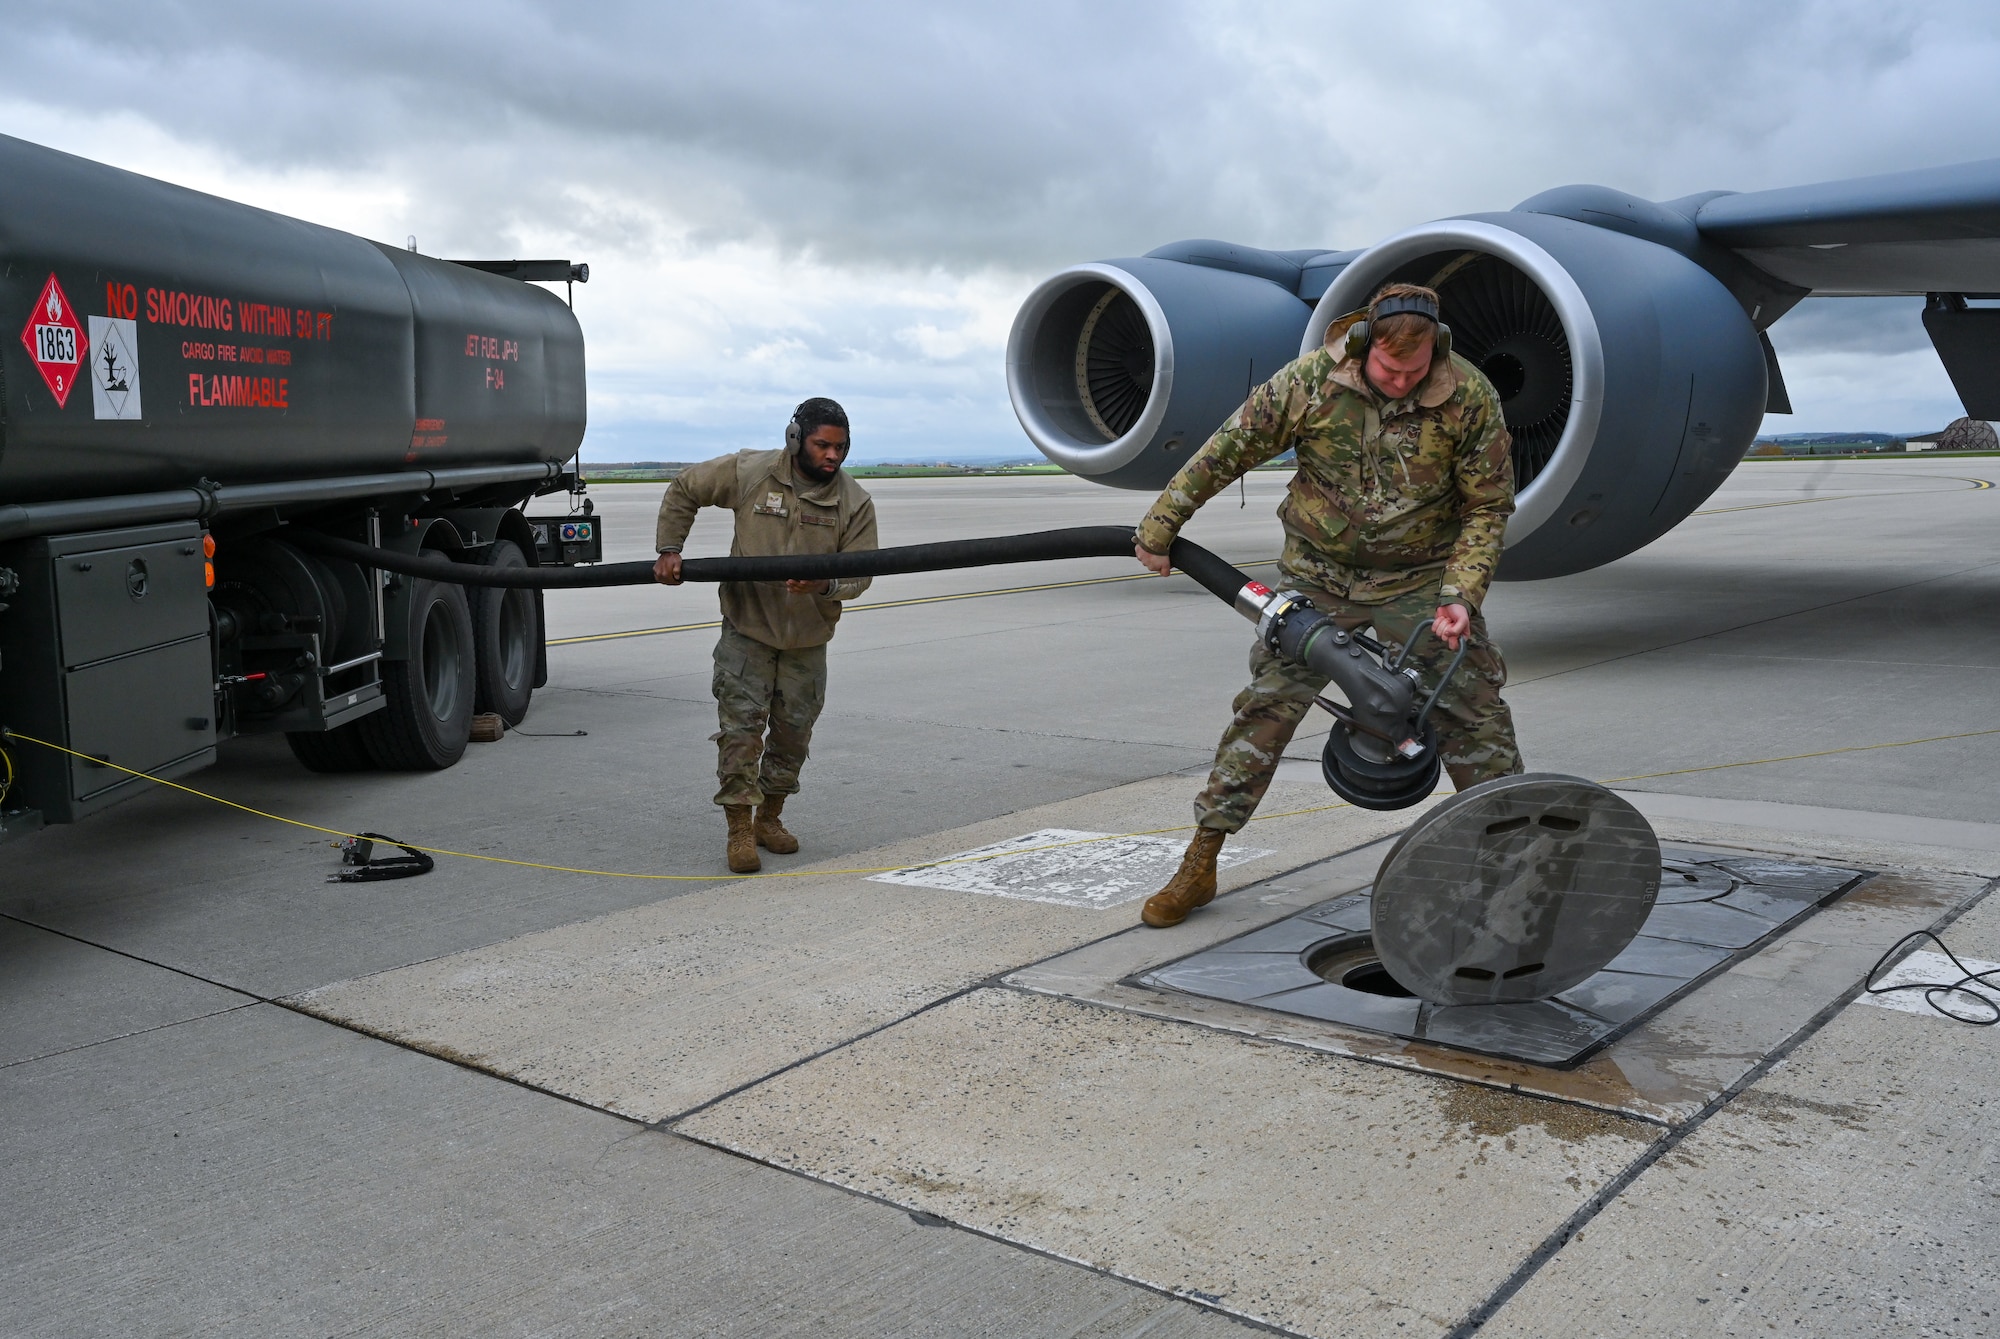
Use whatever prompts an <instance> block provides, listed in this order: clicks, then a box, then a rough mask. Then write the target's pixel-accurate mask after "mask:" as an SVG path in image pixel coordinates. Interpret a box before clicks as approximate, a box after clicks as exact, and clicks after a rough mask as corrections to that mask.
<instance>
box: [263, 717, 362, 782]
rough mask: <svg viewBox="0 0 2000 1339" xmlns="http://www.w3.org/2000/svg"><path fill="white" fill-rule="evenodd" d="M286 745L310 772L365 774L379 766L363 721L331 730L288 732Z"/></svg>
mask: <svg viewBox="0 0 2000 1339" xmlns="http://www.w3.org/2000/svg"><path fill="white" fill-rule="evenodd" d="M285 742H286V743H287V744H290V745H291V746H292V756H293V757H294V758H297V759H298V760H299V763H300V765H301V766H303V767H304V768H305V769H306V770H307V771H308V772H365V771H367V770H368V769H370V768H371V767H373V766H374V765H375V759H373V758H372V757H370V756H369V754H368V745H367V743H366V741H364V740H363V739H362V738H361V722H360V721H355V722H354V723H353V724H351V725H342V726H337V727H335V728H334V729H331V730H288V731H286V732H285Z"/></svg>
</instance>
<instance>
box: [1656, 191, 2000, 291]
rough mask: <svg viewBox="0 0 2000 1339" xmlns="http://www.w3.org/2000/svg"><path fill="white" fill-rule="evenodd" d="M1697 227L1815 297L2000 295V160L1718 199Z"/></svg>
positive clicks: (1704, 209) (1699, 216)
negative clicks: (1926, 294)
mask: <svg viewBox="0 0 2000 1339" xmlns="http://www.w3.org/2000/svg"><path fill="white" fill-rule="evenodd" d="M1694 222H1695V226H1696V227H1697V228H1698V229H1699V230H1700V232H1701V235H1702V236H1703V237H1704V238H1706V239H1708V240H1709V241H1712V242H1715V243H1717V244H1719V245H1721V246H1725V247H1728V248H1729V249H1730V250H1732V251H1735V252H1736V253H1738V254H1739V255H1741V256H1742V257H1743V258H1744V259H1745V260H1747V261H1749V262H1750V263H1751V264H1752V265H1755V266H1756V267H1757V268H1758V269H1761V270H1763V271H1764V272H1765V273H1767V274H1770V275H1772V276H1774V277H1776V278H1778V279H1782V280H1784V281H1785V282H1786V283H1790V284H1796V285H1798V286H1799V287H1800V288H1808V289H1811V290H1812V291H1813V292H1815V293H1821V294H1829V295H1859V294H1885V293H1941V292H1942V293H2000V158H1992V159H1986V160H1984V161H1982V162H1976V163H1958V164H1954V165H1952V166H1950V167H1927V168H1920V169H1918V170H1916V171H1913V172H1892V173H1888V174H1886V175H1884V176H1879V177H1857V178H1855V179H1853V180H1850V181H1831V182H1823V183H1820V184H1818V185H1813V186H1788V187H1785V188H1784V189H1782V190H1775V191H1750V192H1745V193H1743V194H1740V195H1738V194H1729V195H1718V196H1714V197H1711V198H1709V199H1708V200H1707V201H1706V202H1705V203H1703V204H1702V205H1700V207H1699V208H1698V209H1697V210H1695V212H1694Z"/></svg>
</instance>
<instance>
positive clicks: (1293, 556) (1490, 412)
mask: <svg viewBox="0 0 2000 1339" xmlns="http://www.w3.org/2000/svg"><path fill="white" fill-rule="evenodd" d="M1412 294H1416V295H1422V296H1424V297H1428V298H1429V299H1430V303H1431V310H1432V311H1435V310H1436V307H1435V303H1436V297H1435V295H1434V294H1431V293H1429V290H1424V289H1416V288H1414V287H1413V286H1411V285H1392V286H1391V287H1389V288H1386V289H1384V290H1383V292H1382V293H1378V294H1377V295H1376V299H1375V301H1376V303H1377V304H1379V303H1381V302H1383V300H1384V299H1385V297H1404V296H1409V295H1412ZM1357 319H1359V316H1358V315H1357V316H1356V317H1352V318H1348V319H1346V320H1343V321H1340V322H1336V323H1335V324H1334V326H1333V327H1331V328H1330V329H1329V330H1328V332H1327V340H1326V344H1325V346H1323V347H1321V348H1320V349H1317V350H1315V351H1314V352H1312V353H1309V354H1306V355H1304V356H1303V357H1301V358H1299V359H1298V360H1297V361H1295V362H1293V363H1291V364H1290V365H1288V366H1287V367H1285V368H1284V369H1283V370H1282V371H1280V372H1279V373H1278V374H1277V375H1276V376H1274V377H1272V378H1271V380H1269V381H1268V382H1266V383H1265V384H1264V385H1262V386H1259V387H1258V388H1257V389H1256V390H1255V391H1253V392H1252V393H1251V396H1250V399H1249V400H1248V402H1246V403H1245V404H1244V405H1243V407H1242V408H1241V409H1239V410H1237V411H1236V413H1235V414H1234V415H1233V416H1231V418H1230V419H1229V421H1228V422H1226V423H1224V424H1223V425H1222V427H1221V428H1220V429H1219V430H1218V431H1217V432H1216V434H1215V435H1214V436H1213V437H1211V438H1209V440H1208V442H1207V443H1206V444H1205V445H1204V446H1203V447H1202V448H1201V450H1200V451H1199V452H1197V453H1196V454H1195V456H1194V458H1193V459H1191V460H1190V461H1189V462H1188V463H1187V464H1186V465H1185V466H1184V467H1183V468H1182V469H1181V470H1180V472H1179V473H1178V474H1176V475H1175V476H1174V477H1173V479H1172V480H1171V481H1170V482H1169V483H1168V485H1167V488H1166V491H1165V492H1163V493H1161V494H1160V497H1159V500H1158V501H1156V502H1155V503H1154V504H1153V507H1152V510H1151V511H1149V512H1148V513H1147V514H1146V519H1145V521H1144V522H1143V523H1142V524H1141V525H1140V526H1139V528H1138V533H1137V536H1136V538H1137V541H1138V548H1139V550H1140V553H1139V558H1140V560H1141V561H1142V562H1145V563H1146V565H1147V566H1148V567H1150V568H1152V569H1153V570H1155V571H1161V570H1164V568H1165V566H1166V560H1165V557H1164V555H1165V554H1166V553H1167V551H1168V549H1169V548H1171V547H1172V545H1173V542H1174V539H1175V537H1176V536H1177V535H1178V534H1179V532H1180V529H1181V527H1182V526H1183V525H1185V524H1186V523H1187V521H1188V519H1189V518H1190V517H1192V516H1193V515H1194V513H1195V511H1196V509H1198V508H1199V507H1200V506H1201V505H1202V504H1203V503H1204V502H1206V501H1208V500H1209V499H1210V498H1212V497H1214V496H1215V495H1216V494H1217V493H1219V492H1221V491H1222V490H1223V489H1224V488H1227V487H1228V486H1229V485H1230V484H1231V483H1233V482H1234V481H1235V480H1236V479H1237V478H1239V477H1240V476H1241V475H1243V474H1244V473H1246V472H1247V471H1249V470H1252V469H1254V468H1256V467H1257V466H1258V465H1261V464H1263V463H1265V462H1266V461H1269V460H1272V459H1275V458H1276V457H1278V456H1279V455H1282V454H1283V453H1284V452H1286V451H1293V452H1295V453H1296V457H1297V461H1298V472H1297V473H1296V474H1295V475H1293V477H1292V481H1291V486H1290V488H1289V490H1288V491H1287V493H1286V496H1285V501H1284V503H1283V504H1282V505H1281V506H1280V507H1279V509H1278V517H1279V519H1280V521H1281V522H1282V523H1283V525H1284V529H1285V549H1284V556H1283V558H1282V560H1281V561H1280V564H1279V573H1280V585H1281V587H1283V588H1291V589H1296V590H1298V591H1299V592H1300V593H1302V594H1303V595H1305V596H1306V597H1307V598H1308V599H1310V600H1311V601H1312V602H1313V604H1314V605H1315V606H1317V607H1318V608H1319V609H1320V610H1321V611H1322V612H1324V613H1327V614H1329V615H1331V616H1332V617H1333V618H1334V620H1335V621H1336V622H1337V623H1338V624H1339V625H1340V626H1342V627H1344V628H1349V629H1353V628H1358V627H1363V626H1369V625H1372V626H1373V627H1374V629H1375V631H1376V633H1377V634H1378V635H1379V636H1381V637H1382V638H1383V639H1384V640H1385V641H1391V642H1396V643H1403V642H1406V641H1408V640H1409V639H1410V638H1411V636H1412V635H1413V634H1414V633H1415V631H1416V627H1417V625H1418V624H1419V623H1421V622H1423V620H1424V619H1426V618H1430V617H1432V616H1433V615H1436V616H1437V617H1438V620H1439V623H1438V632H1439V633H1440V634H1441V635H1442V636H1443V637H1444V639H1445V640H1448V641H1450V642H1451V643H1452V646H1453V647H1454V648H1455V646H1456V637H1454V636H1452V635H1451V634H1452V633H1453V632H1454V631H1457V630H1458V629H1459V628H1460V627H1461V626H1462V633H1461V635H1465V636H1469V637H1470V638H1471V641H1472V649H1471V651H1470V652H1469V653H1468V654H1467V656H1466V659H1465V664H1464V666H1463V668H1462V669H1461V670H1460V671H1459V673H1458V675H1457V676H1455V677H1454V679H1453V681H1452V683H1451V684H1450V686H1448V687H1447V688H1446V690H1445V692H1444V695H1443V696H1442V697H1441V698H1440V699H1439V702H1438V706H1437V710H1436V711H1435V712H1434V713H1433V717H1432V718H1433V720H1435V721H1436V723H1437V726H1438V735H1439V744H1440V751H1441V752H1442V754H1443V756H1444V762H1445V765H1446V767H1447V768H1448V769H1449V771H1450V774H1451V778H1452V781H1453V783H1454V784H1455V785H1457V786H1458V787H1459V788H1460V789H1464V788H1465V787H1467V786H1469V785H1474V784H1476V783H1478V782H1480V781H1485V780H1489V779H1491V778H1493V777H1498V776H1507V775H1510V774H1512V773H1515V772H1519V771H1520V770H1521V755H1520V750H1519V749H1518V747H1517V746H1516V744H1515V742H1514V725H1513V718H1512V715H1511V713H1510V712H1509V711H1508V708H1507V704H1506V703H1505V702H1504V701H1503V700H1502V699H1501V697H1500V689H1501V687H1502V686H1503V685H1504V684H1505V683H1506V682H1507V668H1506V664H1505V662H1504V661H1503V660H1502V658H1501V655H1500V648H1499V647H1497V646H1495V645H1494V644H1493V643H1492V642H1491V641H1490V640H1489V639H1488V637H1487V635H1486V625H1485V621H1484V620H1483V619H1482V618H1481V617H1480V615H1479V606H1480V604H1481V602H1483V601H1484V599H1485V598H1486V589H1487V586H1488V584H1489V583H1490V582H1491V581H1492V578H1493V569H1494V568H1495V566H1496V565H1497V564H1498V563H1499V560H1500V547H1501V539H1502V536H1503V534H1504V533H1505V530H1506V524H1507V517H1508V516H1509V515H1510V514H1511V513H1512V512H1513V510H1514V476H1513V464H1512V458H1511V454H1510V447H1511V445H1512V443H1511V439H1510V438H1509V437H1508V434H1507V428H1506V425H1505V422H1504V420H1503V418H1502V416H1501V410H1500V398H1499V396H1498V394H1496V393H1495V391H1494V390H1493V387H1492V385H1491V383H1489V382H1488V381H1487V380H1486V378H1485V376H1484V375H1482V374H1481V373H1480V371H1479V370H1478V369H1477V368H1475V367H1473V366H1472V364H1470V363H1468V362H1467V361H1466V360H1465V359H1463V358H1460V357H1457V356H1456V355H1447V356H1444V357H1433V356H1432V340H1433V338H1434V336H1435V328H1434V327H1435V322H1434V321H1433V320H1431V319H1430V318H1427V317H1421V316H1416V315H1410V314H1405V315H1401V316H1389V317H1387V318H1384V319H1383V320H1379V321H1377V322H1376V325H1377V326H1378V327H1384V326H1388V327H1389V328H1388V329H1387V331H1386V332H1385V333H1378V334H1376V335H1375V337H1374V338H1373V339H1372V340H1371V341H1370V342H1369V344H1368V346H1367V347H1365V348H1362V349H1359V350H1357V351H1355V352H1353V353H1352V354H1349V353H1348V351H1347V348H1346V335H1347V333H1348V329H1349V327H1350V326H1351V325H1352V324H1353V323H1354V321H1355V320H1357ZM1390 322H1398V323H1400V325H1401V329H1400V330H1398V329H1396V328H1395V327H1393V326H1389V323H1390ZM1413 325H1414V327H1415V329H1414V333H1415V334H1417V335H1420V336H1421V339H1420V340H1412V339H1410V338H1408V336H1409V335H1410V334H1411V333H1413V331H1412V327H1413ZM1398 335H1402V336H1404V338H1403V339H1402V340H1401V341H1400V342H1401V344H1402V345H1403V347H1402V348H1398V347H1397V341H1396V338H1395V337H1396V336H1398ZM1378 364H1379V365H1378ZM1399 383H1400V384H1399ZM1385 388H1386V389H1385ZM1388 391H1394V392H1395V394H1394V395H1393V396H1392V395H1391V394H1389V393H1387V392H1388ZM1454 606H1456V607H1457V608H1456V609H1454V608H1453V607H1454ZM1459 620H1462V624H1461V623H1460V622H1459ZM1450 659H1451V652H1450V651H1449V650H1447V649H1446V648H1445V646H1444V645H1443V644H1442V643H1441V641H1440V638H1439V637H1433V636H1430V635H1429V634H1426V635H1425V636H1424V637H1423V638H1422V639H1421V640H1420V641H1419V642H1418V643H1417V646H1416V649H1415V652H1414V655H1413V661H1414V663H1416V664H1418V665H1420V666H1422V667H1423V669H1424V670H1425V671H1427V673H1428V675H1429V681H1430V682H1435V681H1436V679H1435V676H1436V675H1437V674H1439V673H1441V672H1442V671H1443V669H1444V667H1445V666H1446V665H1448V664H1449V663H1450ZM1250 674H1251V679H1250V684H1249V686H1248V687H1246V688H1245V689H1244V690H1243V691H1242V692H1241V693H1239V694H1238V695H1237V697H1236V702H1235V716H1234V719H1232V720H1231V722H1230V724H1229V728H1228V729H1227V730H1225V731H1224V732H1223V735H1222V742H1221V744H1220V746H1219V747H1218V748H1217V749H1216V754H1215V766H1214V768H1213V770H1212V771H1211V772H1210V773H1209V778H1208V784H1207V786H1206V787H1205V788H1204V789H1203V790H1202V792H1201V794H1200V796H1199V797H1198V798H1197V799H1196V800H1195V821H1196V824H1197V831H1196V835H1195V839H1194V841H1193V842H1192V843H1191V844H1190V846H1189V848H1188V855H1187V858H1186V859H1185V860H1184V861H1183V862H1182V867H1181V871H1180V873H1178V874H1176V875H1175V876H1174V880H1173V881H1172V882H1170V883H1169V884H1168V885H1167V887H1166V888H1165V889H1163V890H1162V891H1161V892H1160V893H1159V894H1158V895H1156V896H1155V897H1154V898H1153V899H1152V900H1151V901H1149V902H1148V903H1147V904H1146V911H1145V919H1146V922H1147V923H1148V924H1150V925H1174V924H1178V923H1179V922H1180V921H1181V920H1182V919H1184V918H1185V917H1186V915H1187V913H1188V911H1190V910H1192V909H1193V908H1194V907H1197V906H1200V905H1202V904H1204V903H1206V902H1207V901H1208V900H1209V898H1211V897H1213V896H1214V889H1215V878H1214V857H1215V853H1216V852H1219V851H1220V850H1221V847H1222V838H1223V836H1224V834H1226V833H1231V832H1235V831H1238V830H1239V829H1241V828H1242V826H1243V825H1244V824H1245V823H1246V822H1248V821H1249V819H1250V815H1251V814H1252V813H1253V812H1254V811H1255V810H1256V808H1257V804H1258V802H1259V801H1260V800H1262V799H1263V797H1264V792H1265V791H1266V790H1267V789H1268V788H1269V787H1270V784H1271V778H1272V776H1273V775H1274V774H1275V773H1276V771H1277V767H1278V761H1279V759H1280V758H1281V757H1282V756H1283V754H1284V751H1285V746H1286V745H1287V744H1288V743H1289V742H1290V741H1291V738H1292V734H1293V732H1294V731H1296V730H1297V729H1298V726H1299V723H1300V722H1301V721H1302V720H1304V719H1305V715H1306V712H1307V711H1308V710H1309V709H1310V708H1311V706H1312V701H1313V698H1314V697H1315V696H1317V695H1318V694H1319V693H1320V692H1321V691H1322V690H1323V689H1324V688H1325V687H1326V680H1324V679H1322V678H1320V677H1318V676H1316V675H1314V674H1311V673H1310V672H1308V671H1307V670H1306V668H1305V667H1304V666H1302V665H1298V664H1294V663H1292V662H1290V661H1287V660H1285V659H1284V658H1283V657H1281V656H1279V655H1278V654H1276V653H1275V652H1273V651H1270V650H1268V649H1266V648H1265V647H1264V646H1263V645H1261V644H1258V645H1255V646H1253V647H1252V648H1251V652H1250Z"/></svg>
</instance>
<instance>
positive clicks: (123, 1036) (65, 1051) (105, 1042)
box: [0, 1000, 265, 1069]
mask: <svg viewBox="0 0 2000 1339" xmlns="http://www.w3.org/2000/svg"><path fill="white" fill-rule="evenodd" d="M264 1002H265V1001H263V1000H245V1001H243V1003H241V1004H232V1005H230V1006H229V1007H228V1008H226V1009H211V1010H209V1011H208V1012H207V1013H205V1014H191V1015H189V1016H188V1017H186V1018H176V1019H172V1020H171V1021H169V1022H165V1023H155V1024H153V1026H151V1027H142V1028H134V1029H133V1030H132V1031H130V1032H121V1033H119V1034H118V1035H117V1036H115V1037H99V1038H97V1039H96V1040H94V1041H85V1042H78V1043H77V1044H76V1045H75V1046H64V1047H61V1048H59V1049H57V1050H54V1051H44V1052H42V1053H41V1054H40V1055H24V1056H22V1057H21V1058H20V1059H19V1060H8V1061H6V1062H4V1063H0V1069H12V1068H14V1067H15V1066H16V1065H32V1064H34V1063H36V1062H37V1061H41V1060H54V1059H55V1058H56V1057H58V1056H64V1055H75V1054H76V1053H77V1052H78V1051H88V1050H90V1049H91V1048H92V1047H95V1046H109V1045H110V1044H111V1043H112V1042H114V1041H129V1040H131V1039H132V1038H133V1037H143V1036H145V1035H147V1034H148V1033H152V1032H164V1031H165V1030H166V1029H168V1028H170V1027H179V1026H180V1025H181V1024H183V1023H199V1022H201V1021H202V1020H204V1019H208V1018H220V1017H222V1015H224V1014H233V1013H237V1012H239V1011H240V1010H243V1009H254V1008H256V1007H257V1006H258V1005H259V1004H262V1003H264Z"/></svg>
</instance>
